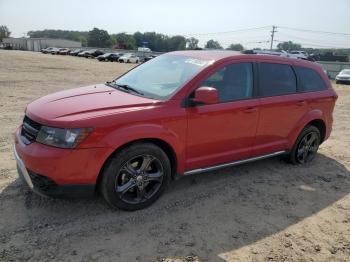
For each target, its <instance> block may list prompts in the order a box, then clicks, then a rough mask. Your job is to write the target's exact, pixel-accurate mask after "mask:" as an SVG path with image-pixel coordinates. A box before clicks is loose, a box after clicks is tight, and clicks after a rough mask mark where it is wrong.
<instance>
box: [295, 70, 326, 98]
mask: <svg viewBox="0 0 350 262" xmlns="http://www.w3.org/2000/svg"><path fill="white" fill-rule="evenodd" d="M295 69H296V72H297V74H298V76H299V89H300V91H304V92H312V91H322V90H325V89H327V85H326V83H325V82H324V81H323V79H322V77H321V76H320V75H319V73H317V72H316V71H315V70H313V69H311V68H306V67H301V66H296V67H295Z"/></svg>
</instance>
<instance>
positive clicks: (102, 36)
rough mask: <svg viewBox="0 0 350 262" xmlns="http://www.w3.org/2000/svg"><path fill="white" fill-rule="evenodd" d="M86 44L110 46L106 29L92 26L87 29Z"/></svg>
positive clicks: (109, 38)
mask: <svg viewBox="0 0 350 262" xmlns="http://www.w3.org/2000/svg"><path fill="white" fill-rule="evenodd" d="M87 43H88V46H91V47H110V46H111V43H112V42H111V37H110V36H109V34H108V32H107V31H106V30H102V29H98V28H96V27H95V28H94V29H92V30H91V31H89V34H88V38H87Z"/></svg>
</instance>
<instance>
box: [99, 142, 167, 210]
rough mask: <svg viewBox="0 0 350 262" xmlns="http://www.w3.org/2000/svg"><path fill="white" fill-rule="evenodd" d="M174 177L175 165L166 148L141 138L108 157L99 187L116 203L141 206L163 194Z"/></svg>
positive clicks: (135, 206) (147, 204)
mask: <svg viewBox="0 0 350 262" xmlns="http://www.w3.org/2000/svg"><path fill="white" fill-rule="evenodd" d="M147 163H148V164H147ZM143 166H145V169H143ZM170 177H171V165H170V161H169V158H168V157H167V155H166V154H165V152H164V151H163V150H162V149H161V148H159V147H158V146H156V145H154V144H152V143H146V142H140V143H135V144H132V145H131V146H129V147H126V148H124V149H122V150H121V151H119V152H117V153H116V154H115V155H114V156H112V157H111V158H110V159H109V160H108V162H107V163H106V165H105V167H104V170H103V173H102V179H101V181H100V185H99V189H100V192H101V194H102V196H103V197H104V199H105V200H106V202H107V203H108V204H109V205H111V206H112V207H116V208H120V209H124V210H130V211H132V210H138V209H142V208H145V207H147V206H149V205H151V204H152V203H153V202H155V201H156V200H157V199H158V198H159V197H160V196H161V194H162V193H163V191H164V189H165V188H166V186H167V184H168V182H169V181H170ZM117 190H120V192H117Z"/></svg>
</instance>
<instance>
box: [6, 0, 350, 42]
mask: <svg viewBox="0 0 350 262" xmlns="http://www.w3.org/2000/svg"><path fill="white" fill-rule="evenodd" d="M349 14H350V0H332V1H329V0H322V1H321V0H318V1H316V0H303V1H302V0H294V1H276V0H264V1H258V0H255V1H253V0H243V1H242V0H232V1H228V0H227V1H224V0H215V1H214V0H211V1H207V0H202V1H196V0H192V1H190V0H187V1H184V0H176V1H166V0H148V1H141V0H139V1H137V0H124V1H118V0H115V1H112V0H98V1H96V0H75V1H74V0H71V1H69V0H56V1H49V0H29V1H28V0H27V1H26V0H0V24H4V25H7V26H8V27H9V28H10V30H11V31H12V32H13V36H15V37H19V36H23V35H24V34H25V33H26V32H27V31H29V30H41V29H67V30H84V31H88V30H90V29H92V28H93V27H99V28H102V29H105V30H107V31H108V32H109V33H118V32H128V33H133V32H135V31H141V32H145V31H156V32H160V33H164V34H169V35H176V34H182V35H186V36H194V37H196V38H198V39H200V44H201V45H204V43H205V42H206V41H207V40H209V39H211V38H212V39H215V40H218V41H219V42H220V43H221V44H222V45H223V46H224V47H226V46H228V45H229V44H230V43H238V42H240V43H242V44H243V45H244V46H245V47H247V48H251V47H268V46H269V43H267V42H266V41H268V40H269V39H270V31H271V26H272V25H277V26H278V27H279V28H278V29H277V31H278V32H277V33H276V40H278V41H284V40H289V39H290V40H293V41H295V42H299V43H302V44H303V46H314V47H327V46H329V47H350V15H349ZM265 26H266V28H262V29H258V30H251V31H241V32H230V33H220V34H206V33H215V32H227V31H234V30H239V29H246V28H256V27H265ZM267 26H269V27H267ZM283 27H290V28H296V29H311V30H320V31H329V32H340V33H347V34H349V35H347V36H346V35H328V34H320V33H310V32H302V31H297V30H292V29H288V28H283ZM259 42H260V43H259ZM277 43H278V42H276V43H275V44H277Z"/></svg>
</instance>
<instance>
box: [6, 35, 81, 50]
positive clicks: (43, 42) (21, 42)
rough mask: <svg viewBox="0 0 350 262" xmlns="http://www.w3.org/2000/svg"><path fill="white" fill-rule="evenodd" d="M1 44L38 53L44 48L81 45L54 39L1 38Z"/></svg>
mask: <svg viewBox="0 0 350 262" xmlns="http://www.w3.org/2000/svg"><path fill="white" fill-rule="evenodd" d="M2 42H3V43H4V44H5V45H6V46H11V47H12V48H13V49H18V50H28V51H35V52H39V51H40V50H41V49H43V48H46V47H50V46H52V47H68V48H69V47H72V48H77V47H81V43H80V42H77V41H71V40H66V39H54V38H12V37H10V38H3V39H2Z"/></svg>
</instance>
